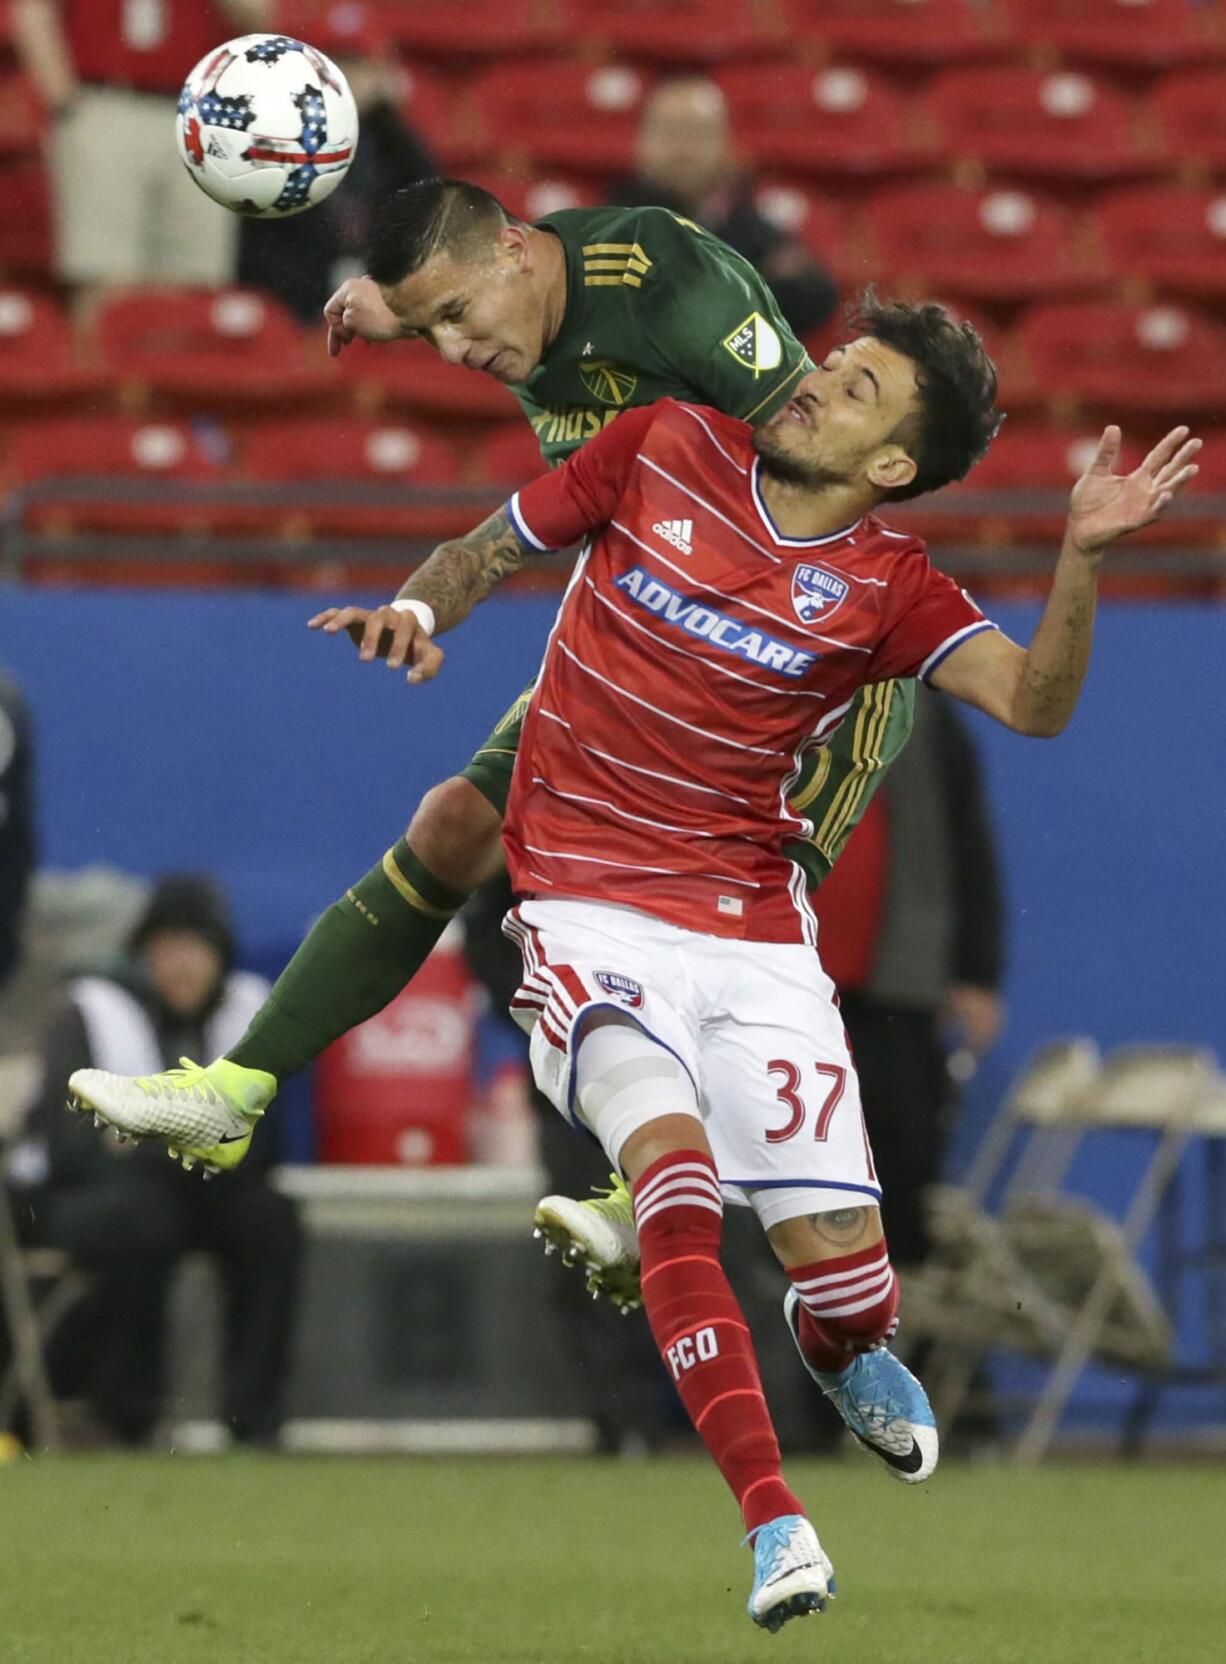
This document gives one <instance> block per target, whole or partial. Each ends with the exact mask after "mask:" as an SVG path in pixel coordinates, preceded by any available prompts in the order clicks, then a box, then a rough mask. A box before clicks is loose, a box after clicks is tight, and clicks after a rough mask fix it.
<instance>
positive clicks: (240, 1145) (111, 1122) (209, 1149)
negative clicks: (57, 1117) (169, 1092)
mask: <svg viewBox="0 0 1226 1664" xmlns="http://www.w3.org/2000/svg"><path fill="white" fill-rule="evenodd" d="M91 1072H92V1071H89V1070H78V1071H77V1073H76V1074H75V1075H73V1076H72V1077H71V1079H70V1081H69V1087H70V1091H69V1094H68V1100H67V1102H66V1104H65V1106H64V1107H65V1108H66V1109H68V1110H71V1111H72V1113H73V1114H74V1115H92V1116H93V1118H94V1125H95V1126H96V1127H109V1128H110V1129H111V1131H112V1133H114V1135H115V1142H116V1143H117V1144H165V1146H166V1154H167V1155H168V1156H169V1157H170V1159H171V1160H172V1161H177V1162H179V1163H180V1165H181V1166H182V1168H183V1170H184V1172H186V1173H190V1172H191V1171H192V1169H193V1168H195V1167H197V1166H199V1168H200V1170H201V1173H202V1176H203V1177H204V1178H206V1179H212V1178H215V1177H216V1176H217V1174H218V1173H228V1172H231V1171H232V1170H233V1169H234V1168H235V1167H237V1166H238V1164H239V1162H240V1161H242V1159H243V1157H244V1156H245V1155H246V1154H247V1151H248V1150H249V1149H250V1147H251V1133H248V1134H247V1135H246V1137H245V1138H233V1139H227V1140H226V1142H225V1143H224V1144H208V1145H204V1146H201V1147H197V1148H192V1149H186V1150H182V1149H179V1148H178V1147H177V1146H176V1145H174V1144H170V1143H167V1141H166V1139H165V1136H164V1135H163V1134H162V1133H157V1132H135V1131H133V1129H132V1128H131V1126H128V1125H125V1123H124V1122H123V1121H122V1120H120V1119H118V1118H117V1117H118V1112H117V1111H114V1110H111V1109H108V1108H107V1106H106V1105H105V1104H103V1103H101V1102H96V1101H95V1100H94V1098H93V1097H91V1096H90V1090H89V1088H88V1087H86V1086H84V1085H82V1084H81V1082H80V1080H79V1078H78V1077H79V1076H80V1075H83V1074H88V1073H91ZM74 1082H75V1083H76V1084H75V1085H74Z"/></svg>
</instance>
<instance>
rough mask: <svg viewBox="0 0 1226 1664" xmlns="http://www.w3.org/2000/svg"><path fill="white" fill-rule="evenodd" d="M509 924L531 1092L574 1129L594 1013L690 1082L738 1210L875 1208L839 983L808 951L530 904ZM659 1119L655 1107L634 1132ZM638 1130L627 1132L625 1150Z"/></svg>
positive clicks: (596, 908) (772, 1214) (614, 911)
mask: <svg viewBox="0 0 1226 1664" xmlns="http://www.w3.org/2000/svg"><path fill="white" fill-rule="evenodd" d="M503 928H504V929H505V930H506V932H507V934H508V935H509V936H510V937H511V938H512V939H513V940H514V941H515V942H516V943H517V944H518V945H519V948H520V951H521V952H522V954H523V958H524V979H523V982H522V983H521V985H520V987H519V989H518V991H517V993H516V995H515V999H514V1000H513V1002H512V1005H511V1015H512V1016H513V1017H514V1018H515V1020H516V1021H517V1022H518V1023H519V1024H520V1026H521V1027H522V1028H524V1029H526V1030H527V1031H528V1032H529V1033H530V1034H531V1036H532V1041H531V1058H532V1071H533V1075H534V1076H535V1079H536V1083H537V1085H538V1086H539V1087H540V1089H541V1091H542V1092H543V1093H544V1094H545V1096H546V1097H547V1098H548V1099H549V1101H550V1102H551V1103H552V1104H553V1105H554V1107H555V1108H556V1109H559V1110H560V1111H561V1112H562V1114H563V1115H565V1116H567V1118H568V1119H569V1120H570V1121H571V1122H572V1123H573V1124H574V1125H576V1126H583V1125H584V1123H583V1122H582V1120H581V1118H580V1116H579V1113H578V1109H577V1106H576V1104H575V1101H574V1097H575V1094H574V1055H573V1053H574V1045H575V1042H576V1039H577V1038H581V1036H582V1023H583V1019H584V1017H585V1016H586V1015H587V1014H588V1013H590V1012H592V1011H596V1010H602V1009H604V1010H614V1011H618V1012H622V1013H624V1014H625V1015H627V1016H629V1017H631V1018H633V1020H634V1021H635V1022H636V1023H637V1024H638V1025H639V1027H640V1028H641V1029H642V1030H643V1032H644V1033H645V1034H647V1035H648V1036H650V1037H651V1039H653V1040H655V1041H656V1042H657V1043H658V1044H659V1045H661V1046H663V1047H664V1048H665V1049H666V1050H668V1051H669V1052H671V1053H672V1054H673V1056H674V1057H675V1058H676V1059H677V1060H678V1062H679V1063H680V1064H681V1065H682V1067H683V1068H684V1069H685V1070H686V1072H687V1074H688V1075H689V1077H690V1079H691V1081H692V1082H693V1085H694V1091H695V1095H696V1097H697V1102H698V1112H699V1114H700V1115H701V1117H702V1121H703V1127H704V1130H705V1132H706V1135H707V1140H708V1142H709V1143H710V1146H711V1151H712V1154H713V1155H714V1158H715V1166H716V1170H717V1171H718V1173H719V1176H720V1181H721V1183H722V1185H723V1189H724V1194H725V1196H726V1197H727V1199H728V1200H729V1201H733V1202H740V1203H751V1204H752V1206H753V1207H754V1208H755V1209H756V1210H757V1212H758V1213H759V1215H760V1216H761V1218H762V1221H763V1223H764V1224H765V1225H768V1226H769V1225H773V1224H778V1223H780V1222H781V1221H782V1220H783V1219H791V1218H795V1217H796V1216H798V1215H801V1214H809V1213H826V1212H831V1211H833V1210H834V1209H836V1208H845V1207H863V1206H865V1205H867V1204H868V1203H872V1204H874V1205H875V1204H876V1203H878V1202H879V1201H880V1199H881V1187H880V1185H879V1184H878V1182H877V1174H876V1170H875V1168H874V1165H873V1157H872V1151H871V1150H870V1148H869V1142H868V1134H867V1131H866V1130H865V1126H864V1116H863V1113H862V1111H861V1108H860V1085H859V1081H858V1080H857V1078H856V1071H855V1065H854V1063H853V1062H852V1058H851V1053H850V1050H849V1049H848V1045H847V1036H846V1032H845V1030H844V1027H843V1020H842V1018H841V1017H840V1016H839V1011H838V1007H837V1005H836V1004H835V1000H834V984H833V983H832V982H831V980H830V978H829V977H828V976H827V975H826V973H825V972H824V971H823V970H822V967H821V961H820V960H819V959H818V956H817V954H816V953H815V952H814V950H813V949H812V948H811V947H805V946H802V945H800V944H796V945H793V944H791V943H780V942H737V941H729V940H727V939H725V938H724V937H718V936H705V935H702V934H700V933H699V932H697V931H689V930H682V929H680V928H679V927H678V926H676V925H672V924H667V923H665V922H664V921H663V920H662V919H656V918H653V917H651V915H649V914H647V913H640V912H637V911H636V910H635V909H633V908H629V907H616V906H609V905H606V904H603V903H600V902H589V901H561V900H549V901H525V902H522V903H521V904H520V905H519V906H518V907H516V908H515V909H514V910H513V911H512V912H511V913H509V914H508V916H507V920H506V923H505V925H504V927H503ZM656 1114H658V1111H657V1110H655V1109H654V1108H653V1106H652V1105H651V1104H650V1103H646V1102H645V1103H644V1106H643V1115H642V1119H641V1121H640V1122H638V1125H641V1126H645V1125H646V1124H647V1123H648V1122H649V1121H651V1120H652V1119H654V1117H655V1115H656ZM587 1130H589V1131H592V1132H594V1133H598V1131H599V1129H597V1128H589V1129H587ZM634 1130H636V1128H635V1127H634V1126H633V1125H631V1126H626V1125H625V1123H623V1126H622V1129H621V1138H620V1142H621V1143H624V1141H625V1136H627V1135H628V1133H629V1132H630V1131H634ZM608 1154H609V1156H610V1158H611V1159H612V1160H613V1161H614V1162H615V1163H616V1161H617V1156H618V1151H617V1150H609V1151H608Z"/></svg>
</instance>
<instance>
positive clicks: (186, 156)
mask: <svg viewBox="0 0 1226 1664" xmlns="http://www.w3.org/2000/svg"><path fill="white" fill-rule="evenodd" d="M175 137H176V140H177V142H178V146H179V155H180V156H181V157H182V158H183V165H184V166H185V167H186V169H187V171H188V173H190V174H191V176H192V178H193V179H194V180H195V182H196V184H197V185H199V187H200V189H201V190H202V191H203V192H204V193H205V194H206V195H207V196H211V197H212V199H213V201H214V202H220V203H221V205H222V207H223V208H231V209H233V210H234V212H235V213H236V214H253V215H256V216H258V217H260V218H264V219H282V218H284V217H285V216H286V215H288V214H301V213H302V212H303V210H304V209H306V208H313V207H314V206H315V205H316V203H319V202H322V201H323V200H324V198H325V197H326V196H331V195H332V192H333V191H334V190H335V189H336V187H337V186H338V185H339V184H340V182H341V180H342V179H343V178H344V177H345V175H346V173H347V172H348V171H349V164H350V162H352V160H353V157H354V152H355V151H356V150H357V147H358V110H357V105H356V104H355V103H354V101H353V94H352V93H351V92H350V90H349V83H348V82H347V81H346V80H345V77H344V76H343V75H342V74H341V72H340V70H339V69H337V67H336V65H335V64H334V63H333V62H332V60H331V58H325V57H324V55H323V53H322V52H318V51H316V49H315V48H314V47H313V46H308V45H306V43H305V42H304V41H300V40H291V39H290V38H289V36H288V35H241V36H240V37H239V38H238V39H237V40H231V41H227V42H226V44H225V45H224V46H219V47H217V48H216V50H214V51H212V52H210V53H209V54H208V55H207V57H204V58H201V60H200V62H199V63H198V64H197V65H196V67H195V69H193V70H192V72H191V74H190V75H189V76H188V78H187V80H186V81H185V83H184V85H183V91H182V92H181V93H180V94H179V114H178V118H177V120H176V123H175Z"/></svg>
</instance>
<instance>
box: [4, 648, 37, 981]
mask: <svg viewBox="0 0 1226 1664" xmlns="http://www.w3.org/2000/svg"><path fill="white" fill-rule="evenodd" d="M35 853H36V849H35V841H34V777H33V767H32V758H31V747H30V718H29V713H28V712H27V710H26V705H25V700H24V699H23V698H22V696H21V692H20V690H19V689H18V687H17V684H16V683H15V682H12V681H10V680H9V679H8V677H6V676H4V675H3V674H0V989H2V988H3V987H4V985H5V983H6V982H7V981H8V980H9V978H10V977H11V976H12V974H13V972H14V971H15V970H16V969H17V961H18V959H19V957H20V953H21V920H22V915H23V913H24V911H25V904H26V894H27V892H28V890H29V887H30V877H31V874H32V873H33V871H34V860H35Z"/></svg>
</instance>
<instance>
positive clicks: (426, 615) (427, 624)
mask: <svg viewBox="0 0 1226 1664" xmlns="http://www.w3.org/2000/svg"><path fill="white" fill-rule="evenodd" d="M391 606H392V611H393V612H411V613H412V614H413V616H414V618H416V620H417V622H418V623H419V624H420V625H421V627H422V629H423V630H424V631H425V632H426V634H427V635H428V636H432V635H433V634H434V608H433V607H432V606H431V605H430V603H429V601H393V602H392V603H391Z"/></svg>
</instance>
